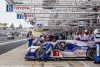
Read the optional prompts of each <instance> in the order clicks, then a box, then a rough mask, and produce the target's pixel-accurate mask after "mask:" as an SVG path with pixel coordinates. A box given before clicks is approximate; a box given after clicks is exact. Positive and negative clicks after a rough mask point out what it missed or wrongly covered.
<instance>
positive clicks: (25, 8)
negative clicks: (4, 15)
mask: <svg viewBox="0 0 100 67" xmlns="http://www.w3.org/2000/svg"><path fill="white" fill-rule="evenodd" d="M30 11H31V6H29V5H6V12H30Z"/></svg>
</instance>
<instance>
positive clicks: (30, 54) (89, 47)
mask: <svg viewBox="0 0 100 67" xmlns="http://www.w3.org/2000/svg"><path fill="white" fill-rule="evenodd" d="M61 43H65V45H63V46H62V45H61ZM45 44H46V43H45ZM54 45H55V47H53V49H52V51H51V52H50V56H49V58H54V59H55V58H60V59H62V58H63V59H64V58H67V57H71V58H72V57H74V58H75V57H76V58H78V57H86V58H90V59H92V60H93V58H94V56H95V54H96V49H95V48H94V47H93V46H94V45H95V41H79V40H57V41H56V42H54ZM45 48H46V47H45V46H44V45H42V46H38V45H35V46H34V45H33V46H31V47H29V48H28V49H27V51H26V54H25V59H38V58H39V57H40V55H41V54H43V52H44V51H45ZM49 58H48V59H49Z"/></svg>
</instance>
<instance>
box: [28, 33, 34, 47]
mask: <svg viewBox="0 0 100 67" xmlns="http://www.w3.org/2000/svg"><path fill="white" fill-rule="evenodd" d="M27 39H28V41H27V42H28V47H30V46H31V45H32V42H33V35H32V31H29V32H28V34H27Z"/></svg>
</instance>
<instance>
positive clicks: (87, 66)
mask: <svg viewBox="0 0 100 67" xmlns="http://www.w3.org/2000/svg"><path fill="white" fill-rule="evenodd" d="M80 62H81V63H82V64H84V65H85V66H86V67H90V66H89V65H87V64H86V63H85V62H83V61H80Z"/></svg>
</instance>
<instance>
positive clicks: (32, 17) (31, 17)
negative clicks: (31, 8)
mask: <svg viewBox="0 0 100 67" xmlns="http://www.w3.org/2000/svg"><path fill="white" fill-rule="evenodd" d="M25 17H26V18H27V19H34V14H31V13H29V14H25V15H23V18H25Z"/></svg>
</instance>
